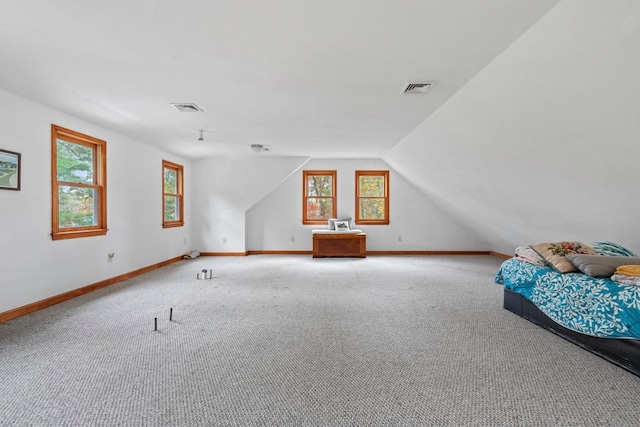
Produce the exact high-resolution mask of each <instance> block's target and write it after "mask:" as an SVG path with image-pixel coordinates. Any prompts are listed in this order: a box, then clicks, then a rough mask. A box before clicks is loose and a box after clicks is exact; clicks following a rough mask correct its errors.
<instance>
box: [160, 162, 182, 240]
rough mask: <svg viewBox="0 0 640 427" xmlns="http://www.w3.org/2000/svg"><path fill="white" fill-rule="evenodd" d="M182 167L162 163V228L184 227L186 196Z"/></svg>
mask: <svg viewBox="0 0 640 427" xmlns="http://www.w3.org/2000/svg"><path fill="white" fill-rule="evenodd" d="M183 172H184V168H183V167H182V165H179V164H177V163H172V162H169V161H167V160H163V161H162V227H163V228H170V227H182V226H183V225H184V194H183V188H184V187H183V181H184V178H183Z"/></svg>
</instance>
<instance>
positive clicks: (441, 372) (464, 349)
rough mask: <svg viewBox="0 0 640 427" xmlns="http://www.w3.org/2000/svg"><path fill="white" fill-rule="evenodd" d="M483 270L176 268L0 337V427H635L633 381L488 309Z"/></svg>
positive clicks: (449, 264) (58, 309) (270, 260)
mask: <svg viewBox="0 0 640 427" xmlns="http://www.w3.org/2000/svg"><path fill="white" fill-rule="evenodd" d="M499 265H500V260H499V259H497V258H493V257H490V256H448V257H445V256H395V257H393V256H370V257H368V258H366V259H312V258H311V257H310V256H297V255H290V256H276V255H253V256H248V257H202V258H198V259H195V260H185V261H180V262H178V263H175V264H171V265H169V266H167V267H164V268H161V269H158V270H154V271H152V272H150V273H147V274H144V275H141V276H138V277H135V278H133V279H130V280H127V281H124V282H120V283H118V284H116V285H113V286H110V287H108V288H104V289H101V290H98V291H95V292H93V293H90V294H87V295H84V296H81V297H78V298H75V299H73V300H70V301H67V302H64V303H61V304H58V305H56V306H52V307H49V308H46V309H44V310H40V311H38V312H36V313H32V314H30V315H27V316H23V317H20V318H17V319H13V320H11V321H8V322H5V323H2V324H0V426H430V425H434V426H632V425H639V424H640V378H638V377H636V376H634V375H632V374H630V373H628V372H626V371H624V370H622V369H620V368H618V367H616V366H614V365H612V364H610V363H609V362H607V361H605V360H603V359H601V358H599V357H597V356H595V355H592V354H590V353H588V352H586V351H584V350H582V349H580V348H579V347H577V346H575V345H573V344H571V343H569V342H567V341H565V340H563V339H561V338H559V337H557V336H555V335H553V334H551V333H550V332H548V331H545V330H543V329H541V328H539V327H537V326H535V325H533V324H531V323H529V322H527V321H526V320H524V319H522V318H520V317H518V316H516V315H514V314H512V313H510V312H508V311H506V310H504V309H503V308H502V287H501V286H500V285H497V284H495V283H494V282H493V278H494V275H495V273H496V271H497V270H498V267H499ZM202 269H207V270H208V269H212V270H213V278H212V279H210V280H197V279H196V274H197V273H198V272H199V271H201V270H202ZM170 311H171V312H172V320H169V314H170ZM154 319H157V325H158V330H157V331H155V330H154V327H155V325H154Z"/></svg>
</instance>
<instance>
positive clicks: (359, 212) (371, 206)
mask: <svg viewBox="0 0 640 427" xmlns="http://www.w3.org/2000/svg"><path fill="white" fill-rule="evenodd" d="M355 222H356V224H370V225H386V224H389V171H388V170H387V171H356V220H355Z"/></svg>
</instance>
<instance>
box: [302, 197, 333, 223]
mask: <svg viewBox="0 0 640 427" xmlns="http://www.w3.org/2000/svg"><path fill="white" fill-rule="evenodd" d="M332 213H333V199H319V198H316V197H310V198H308V199H307V218H308V219H310V220H315V219H329V218H331V214H332Z"/></svg>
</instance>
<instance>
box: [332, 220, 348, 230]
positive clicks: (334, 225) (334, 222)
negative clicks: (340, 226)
mask: <svg viewBox="0 0 640 427" xmlns="http://www.w3.org/2000/svg"><path fill="white" fill-rule="evenodd" d="M336 221H347V223H348V224H349V228H353V219H352V218H342V219H338V218H329V230H335V229H336Z"/></svg>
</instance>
